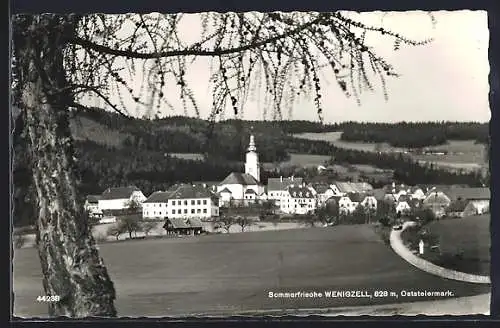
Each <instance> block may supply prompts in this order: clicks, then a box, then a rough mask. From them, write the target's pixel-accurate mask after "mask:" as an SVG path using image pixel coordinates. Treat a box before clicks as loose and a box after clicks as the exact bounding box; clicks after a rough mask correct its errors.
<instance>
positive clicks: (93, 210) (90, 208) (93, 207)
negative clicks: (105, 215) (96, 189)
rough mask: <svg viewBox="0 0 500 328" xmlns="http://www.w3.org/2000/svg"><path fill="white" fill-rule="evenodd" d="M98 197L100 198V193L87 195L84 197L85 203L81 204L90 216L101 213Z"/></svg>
mask: <svg viewBox="0 0 500 328" xmlns="http://www.w3.org/2000/svg"><path fill="white" fill-rule="evenodd" d="M100 198H101V195H88V196H87V197H86V198H85V204H84V205H83V206H84V208H85V211H86V212H87V213H88V214H89V215H90V216H99V215H102V211H101V210H100V208H99V199H100Z"/></svg>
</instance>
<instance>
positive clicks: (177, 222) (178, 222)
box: [167, 218, 190, 229]
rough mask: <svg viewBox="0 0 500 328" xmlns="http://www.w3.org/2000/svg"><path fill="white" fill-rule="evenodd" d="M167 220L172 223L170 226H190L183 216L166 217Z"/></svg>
mask: <svg viewBox="0 0 500 328" xmlns="http://www.w3.org/2000/svg"><path fill="white" fill-rule="evenodd" d="M167 220H168V221H169V222H170V223H171V224H172V228H174V229H179V228H190V226H189V222H188V220H186V219H183V218H167Z"/></svg>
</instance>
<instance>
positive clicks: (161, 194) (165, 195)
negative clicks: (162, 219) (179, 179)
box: [144, 191, 170, 203]
mask: <svg viewBox="0 0 500 328" xmlns="http://www.w3.org/2000/svg"><path fill="white" fill-rule="evenodd" d="M169 199H170V192H166V191H155V192H154V193H152V194H151V195H150V196H149V197H148V199H146V200H145V201H144V203H166V202H168V200H169Z"/></svg>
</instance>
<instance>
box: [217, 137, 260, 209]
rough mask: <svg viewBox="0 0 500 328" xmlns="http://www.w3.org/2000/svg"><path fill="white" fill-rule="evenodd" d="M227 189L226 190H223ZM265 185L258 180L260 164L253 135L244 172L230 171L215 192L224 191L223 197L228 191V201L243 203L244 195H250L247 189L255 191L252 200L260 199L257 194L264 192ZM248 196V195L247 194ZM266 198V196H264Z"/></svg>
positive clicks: (226, 196)
mask: <svg viewBox="0 0 500 328" xmlns="http://www.w3.org/2000/svg"><path fill="white" fill-rule="evenodd" d="M225 189H227V190H225ZM264 189H265V187H264V185H263V184H262V183H261V182H260V164H259V155H258V154H257V148H256V146H255V139H254V136H253V135H251V136H250V144H249V146H248V151H247V154H246V161H245V173H240V172H232V173H230V174H229V175H228V176H227V177H226V178H225V179H224V180H223V181H222V182H221V183H220V184H219V185H218V186H217V193H218V194H219V195H220V192H221V191H224V193H226V195H225V197H224V198H225V199H227V198H228V195H227V191H229V192H230V194H231V195H230V196H229V199H230V201H229V202H230V203H234V204H244V203H245V199H248V198H245V195H250V191H249V190H253V191H254V193H255V195H256V196H255V197H254V200H260V199H259V198H258V196H260V195H263V194H264V193H265V190H264ZM263 196H264V195H263ZM248 197H250V196H248ZM252 197H253V196H252ZM265 198H267V197H265Z"/></svg>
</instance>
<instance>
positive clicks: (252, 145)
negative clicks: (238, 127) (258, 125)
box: [248, 134, 257, 151]
mask: <svg viewBox="0 0 500 328" xmlns="http://www.w3.org/2000/svg"><path fill="white" fill-rule="evenodd" d="M248 151H257V147H256V146H255V137H254V136H253V134H251V135H250V143H249V145H248Z"/></svg>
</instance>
